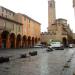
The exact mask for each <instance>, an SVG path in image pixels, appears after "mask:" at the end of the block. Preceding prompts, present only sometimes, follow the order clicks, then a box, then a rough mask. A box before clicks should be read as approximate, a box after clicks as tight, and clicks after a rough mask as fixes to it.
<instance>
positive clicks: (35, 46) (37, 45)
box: [34, 44, 44, 48]
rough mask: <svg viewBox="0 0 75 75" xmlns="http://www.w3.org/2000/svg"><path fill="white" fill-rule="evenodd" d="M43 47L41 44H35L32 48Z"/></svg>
mask: <svg viewBox="0 0 75 75" xmlns="http://www.w3.org/2000/svg"><path fill="white" fill-rule="evenodd" d="M43 47H44V46H43V45H42V44H36V45H34V48H43Z"/></svg>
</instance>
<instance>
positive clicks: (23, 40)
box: [22, 35, 27, 48]
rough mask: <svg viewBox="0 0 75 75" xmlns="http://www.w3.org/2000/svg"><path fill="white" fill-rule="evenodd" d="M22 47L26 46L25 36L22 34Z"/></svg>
mask: <svg viewBox="0 0 75 75" xmlns="http://www.w3.org/2000/svg"><path fill="white" fill-rule="evenodd" d="M22 47H23V48H25V47H27V37H26V36H25V35H24V36H23V39H22Z"/></svg>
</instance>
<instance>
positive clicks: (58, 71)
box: [0, 48, 75, 75]
mask: <svg viewBox="0 0 75 75" xmlns="http://www.w3.org/2000/svg"><path fill="white" fill-rule="evenodd" d="M30 51H38V55H37V56H29V57H27V58H19V57H20V54H24V53H27V54H28V52H30ZM74 53H75V52H74V48H70V49H65V50H54V51H52V52H46V48H36V49H20V50H5V51H4V50H1V51H0V56H9V57H10V62H8V63H3V64H0V75H73V72H74V70H75V66H74V64H75V54H74ZM69 59H71V62H68V60H69ZM65 64H68V65H69V66H70V67H69V68H65V67H64V65H65Z"/></svg>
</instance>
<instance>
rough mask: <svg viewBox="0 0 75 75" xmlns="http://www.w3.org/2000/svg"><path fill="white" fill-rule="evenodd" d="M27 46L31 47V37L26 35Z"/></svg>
mask: <svg viewBox="0 0 75 75" xmlns="http://www.w3.org/2000/svg"><path fill="white" fill-rule="evenodd" d="M28 47H31V37H30V36H28Z"/></svg>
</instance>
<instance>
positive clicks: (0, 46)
mask: <svg viewBox="0 0 75 75" xmlns="http://www.w3.org/2000/svg"><path fill="white" fill-rule="evenodd" d="M0 48H2V38H1V35H0Z"/></svg>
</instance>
